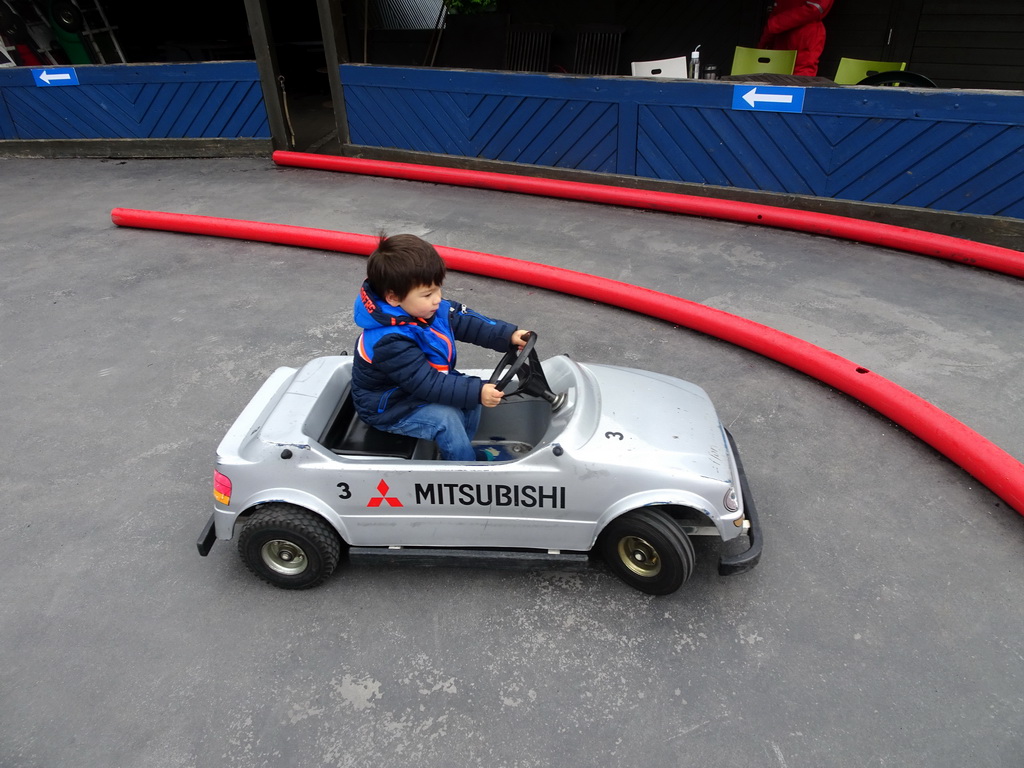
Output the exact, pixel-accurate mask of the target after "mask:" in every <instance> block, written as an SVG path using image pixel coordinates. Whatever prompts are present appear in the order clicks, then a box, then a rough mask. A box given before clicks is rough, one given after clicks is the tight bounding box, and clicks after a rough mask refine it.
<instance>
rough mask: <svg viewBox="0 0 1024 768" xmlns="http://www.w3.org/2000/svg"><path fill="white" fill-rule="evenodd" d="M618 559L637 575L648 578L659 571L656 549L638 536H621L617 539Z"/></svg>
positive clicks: (659, 563) (659, 561) (659, 562)
mask: <svg viewBox="0 0 1024 768" xmlns="http://www.w3.org/2000/svg"><path fill="white" fill-rule="evenodd" d="M619 559H620V560H621V561H622V564H623V565H624V566H626V567H627V568H628V569H629V570H630V571H632V572H633V573H635V574H636V575H637V576H644V577H647V578H650V577H651V576H657V575H658V574H659V573H660V572H661V558H660V557H659V556H658V550H656V549H655V548H654V547H653V546H652V545H651V543H650V542H649V541H647V540H646V539H642V538H640V537H639V536H623V537H622V538H621V539H619Z"/></svg>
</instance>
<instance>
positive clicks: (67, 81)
mask: <svg viewBox="0 0 1024 768" xmlns="http://www.w3.org/2000/svg"><path fill="white" fill-rule="evenodd" d="M32 77H34V78H35V81H36V85H37V86H38V87H40V88H53V87H55V86H58V85H78V73H77V72H75V70H74V69H73V68H72V67H54V68H52V69H33V70H32Z"/></svg>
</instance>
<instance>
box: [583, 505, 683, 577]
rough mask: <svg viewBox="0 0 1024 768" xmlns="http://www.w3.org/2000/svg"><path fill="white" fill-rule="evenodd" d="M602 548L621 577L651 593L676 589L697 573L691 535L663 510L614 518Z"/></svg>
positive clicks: (601, 541) (633, 513)
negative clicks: (692, 574)
mask: <svg viewBox="0 0 1024 768" xmlns="http://www.w3.org/2000/svg"><path fill="white" fill-rule="evenodd" d="M599 547H600V549H601V555H602V556H603V557H604V559H605V562H606V563H608V566H609V567H610V568H611V569H612V570H613V571H614V572H615V574H616V575H617V576H618V577H619V578H620V579H622V580H623V581H624V582H626V583H627V584H629V585H630V586H631V587H634V588H636V589H639V590H640V591H641V592H646V593H647V594H649V595H667V594H669V593H671V592H675V591H676V590H677V589H679V587H681V586H682V585H683V584H684V583H686V580H687V579H689V578H690V574H691V573H692V572H693V563H694V559H695V558H694V554H693V545H692V544H691V543H690V537H689V536H687V535H686V531H684V530H683V529H682V528H681V527H680V525H679V523H677V522H676V521H675V520H673V519H672V518H671V517H669V516H668V515H665V514H662V513H661V512H655V511H652V510H649V509H640V510H637V511H635V512H630V513H629V514H626V515H623V516H622V517H619V518H617V519H615V520H613V521H612V522H611V523H610V524H609V525H608V527H607V528H605V530H604V532H603V533H602V534H601V540H600V543H599Z"/></svg>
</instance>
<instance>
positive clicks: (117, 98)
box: [0, 62, 270, 139]
mask: <svg viewBox="0 0 1024 768" xmlns="http://www.w3.org/2000/svg"><path fill="white" fill-rule="evenodd" d="M78 74H79V78H80V81H81V82H80V84H79V85H76V86H69V87H59V88H40V87H37V86H36V85H35V83H34V81H33V79H32V76H31V74H30V72H28V71H24V70H22V71H12V70H7V71H6V72H5V73H4V77H3V79H2V80H0V100H2V102H3V103H2V105H0V114H2V116H3V119H0V130H2V131H3V134H4V135H0V138H4V139H105V138H118V139H179V138H269V137H270V127H269V124H268V121H267V113H266V109H265V107H264V104H263V93H262V91H261V89H260V84H259V80H258V77H257V75H256V71H255V67H254V66H251V65H248V64H247V63H246V62H225V63H223V64H222V65H218V64H209V63H203V64H199V65H195V66H193V65H174V66H161V65H147V66H142V67H125V66H120V65H119V66H111V67H79V68H78Z"/></svg>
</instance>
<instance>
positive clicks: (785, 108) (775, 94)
mask: <svg viewBox="0 0 1024 768" xmlns="http://www.w3.org/2000/svg"><path fill="white" fill-rule="evenodd" d="M732 108H733V109H747V110H754V111H756V112H803V111H804V89H803V88H785V87H781V86H772V85H752V84H747V85H734V86H733V89H732Z"/></svg>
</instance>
